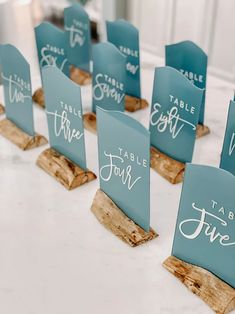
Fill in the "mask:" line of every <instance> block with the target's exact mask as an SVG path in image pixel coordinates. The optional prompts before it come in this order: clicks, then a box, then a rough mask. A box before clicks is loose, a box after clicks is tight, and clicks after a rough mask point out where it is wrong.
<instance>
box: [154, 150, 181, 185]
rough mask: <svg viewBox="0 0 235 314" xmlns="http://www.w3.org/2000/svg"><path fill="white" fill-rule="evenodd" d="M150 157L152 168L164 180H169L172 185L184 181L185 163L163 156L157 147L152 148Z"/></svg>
mask: <svg viewBox="0 0 235 314" xmlns="http://www.w3.org/2000/svg"><path fill="white" fill-rule="evenodd" d="M150 156H151V158H150V165H151V167H152V168H153V169H154V170H155V171H156V172H158V173H159V174H160V175H161V176H162V177H163V178H165V179H167V180H168V181H169V182H170V183H172V184H176V183H180V182H182V181H183V178H184V171H185V164H184V163H182V162H180V161H178V160H175V159H173V158H171V157H169V156H167V155H165V154H163V153H162V152H160V151H159V150H157V149H156V148H155V147H151V149H150Z"/></svg>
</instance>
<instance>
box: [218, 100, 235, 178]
mask: <svg viewBox="0 0 235 314" xmlns="http://www.w3.org/2000/svg"><path fill="white" fill-rule="evenodd" d="M220 168H222V169H224V170H227V171H229V172H231V173H232V174H233V175H235V101H232V100H231V101H230V104H229V111H228V118H227V125H226V130H225V135H224V143H223V149H222V154H221V159H220Z"/></svg>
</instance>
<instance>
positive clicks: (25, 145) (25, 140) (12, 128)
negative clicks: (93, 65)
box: [0, 119, 48, 150]
mask: <svg viewBox="0 0 235 314" xmlns="http://www.w3.org/2000/svg"><path fill="white" fill-rule="evenodd" d="M0 134H1V135H2V136H4V137H5V138H7V139H8V140H9V141H11V142H12V143H14V144H15V145H17V146H18V147H19V148H21V149H22V150H29V149H32V148H34V147H39V146H41V145H44V144H47V142H48V141H47V139H46V138H45V137H44V136H42V135H40V134H35V136H30V135H29V134H27V133H25V132H24V131H23V130H21V129H20V128H18V127H17V126H16V125H15V124H14V123H13V122H11V121H10V120H8V119H3V120H1V121H0Z"/></svg>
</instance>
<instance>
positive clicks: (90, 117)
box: [83, 112, 97, 134]
mask: <svg viewBox="0 0 235 314" xmlns="http://www.w3.org/2000/svg"><path fill="white" fill-rule="evenodd" d="M83 124H84V128H85V129H87V130H88V131H90V132H92V133H94V134H96V132H97V126H96V114H95V113H94V112H87V113H85V114H84V115H83Z"/></svg>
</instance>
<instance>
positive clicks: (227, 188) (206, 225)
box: [172, 164, 235, 312]
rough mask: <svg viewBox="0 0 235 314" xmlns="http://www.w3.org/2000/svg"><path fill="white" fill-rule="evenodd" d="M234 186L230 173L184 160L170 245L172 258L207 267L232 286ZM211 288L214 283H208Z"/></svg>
mask: <svg viewBox="0 0 235 314" xmlns="http://www.w3.org/2000/svg"><path fill="white" fill-rule="evenodd" d="M234 190H235V178H234V176H233V175H232V174H231V173H229V172H227V171H225V170H222V169H219V168H215V167H209V166H201V165H193V164H188V165H187V167H186V172H185V179H184V183H183V188H182V193H181V199H180V206H179V211H178V218H177V223H176V229H175V236H174V243H173V249H172V255H173V256H175V257H176V258H178V259H180V260H183V261H185V262H187V263H190V264H193V265H196V266H199V267H202V268H204V269H206V270H208V271H209V272H211V273H213V274H214V275H215V276H217V277H218V278H220V279H222V280H223V281H224V282H226V283H228V284H229V285H231V286H232V287H233V288H234V287H235V272H234V267H235V212H234V204H235V193H234ZM217 280H218V279H217ZM211 289H216V287H214V286H213V287H212V286H211ZM224 293H226V292H225V291H224ZM233 293H234V292H233ZM210 294H213V292H211V293H210ZM220 305H221V304H220ZM221 312H223V311H222V310H221Z"/></svg>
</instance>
